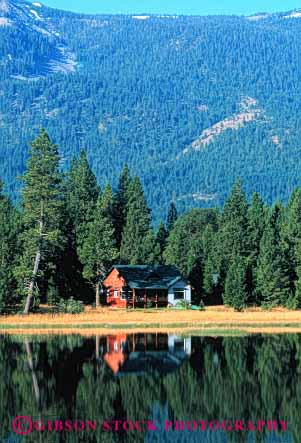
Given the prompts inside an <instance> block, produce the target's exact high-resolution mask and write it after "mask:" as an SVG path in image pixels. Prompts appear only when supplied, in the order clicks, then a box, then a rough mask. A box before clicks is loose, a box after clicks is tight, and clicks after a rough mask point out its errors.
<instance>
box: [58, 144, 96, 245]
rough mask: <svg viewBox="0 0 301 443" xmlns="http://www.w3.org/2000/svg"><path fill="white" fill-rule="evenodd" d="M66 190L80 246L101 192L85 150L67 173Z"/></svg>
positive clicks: (71, 218)
mask: <svg viewBox="0 0 301 443" xmlns="http://www.w3.org/2000/svg"><path fill="white" fill-rule="evenodd" d="M65 192H66V201H67V209H68V213H69V217H70V220H71V222H72V225H73V227H74V231H75V238H76V245H77V246H80V245H81V244H82V241H83V237H84V236H85V225H86V224H87V223H88V222H89V221H90V220H91V218H92V216H93V211H94V208H95V206H96V202H97V199H98V196H99V192H100V189H99V186H98V185H97V181H96V177H95V175H94V173H93V171H92V170H91V168H90V165H89V162H88V159H87V154H86V151H85V150H81V152H80V155H79V158H78V159H73V160H72V163H71V168H70V171H69V173H68V174H67V181H66V191H65Z"/></svg>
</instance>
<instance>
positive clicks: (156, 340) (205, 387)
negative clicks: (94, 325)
mask: <svg viewBox="0 0 301 443" xmlns="http://www.w3.org/2000/svg"><path fill="white" fill-rule="evenodd" d="M0 377H1V380H2V383H1V385H0V423H1V427H0V441H1V439H3V440H4V439H5V436H7V435H9V434H10V432H11V422H12V418H13V417H15V416H17V415H26V416H30V417H34V418H35V419H39V418H41V417H42V418H43V419H44V420H54V419H63V420H65V419H82V420H87V419H89V420H97V422H98V428H97V431H96V432H91V431H90V432H85V433H81V432H77V433H71V432H65V433H54V432H47V433H43V438H42V441H43V443H62V442H64V443H65V442H66V443H80V442H85V443H94V442H95V443H96V442H97V443H98V442H101V443H110V442H111V443H121V442H125V443H142V442H145V443H170V442H176V443H195V442H201V443H253V442H254V443H261V442H267V443H282V442H285V443H300V441H301V418H300V410H301V336H299V335H297V334H292V335H279V336H277V335H273V336H263V335H258V336H250V337H235V338H234V337H217V338H210V337H188V338H187V337H185V339H183V338H181V337H177V336H173V335H170V336H168V335H167V334H128V335H125V334H124V335H115V336H114V335H109V336H106V337H105V336H97V337H91V338H86V339H84V338H82V337H80V336H77V335H72V336H60V337H58V336H57V337H42V338H37V337H32V338H26V339H25V338H22V337H9V336H2V338H1V342H0ZM126 419H127V420H132V421H136V420H143V419H146V420H147V419H149V420H155V421H156V422H157V423H158V424H159V425H158V427H160V425H161V426H162V427H163V425H164V422H165V420H171V421H176V420H183V421H185V422H187V421H189V420H201V419H202V420H208V421H210V420H220V421H223V420H225V419H228V420H244V421H248V420H251V421H255V422H256V421H257V420H265V419H266V420H272V419H273V420H280V419H281V420H285V421H287V422H288V423H289V424H288V429H289V432H287V433H283V434H277V433H274V434H271V433H269V432H262V433H258V432H257V433H253V434H252V435H251V434H249V435H247V433H246V432H229V433H227V434H225V433H224V432H217V431H215V432H213V431H207V432H192V431H187V430H186V431H183V432H178V431H169V432H165V431H164V430H162V429H160V430H158V431H149V432H140V433H139V432H103V430H102V428H101V423H103V421H104V420H126ZM36 434H38V433H36ZM30 438H31V439H29V438H28V437H22V438H20V442H22V441H24V442H29V441H30V442H31V443H32V442H33V443H36V442H39V441H40V438H41V437H40V434H39V435H34V434H33V435H32V436H31V437H30Z"/></svg>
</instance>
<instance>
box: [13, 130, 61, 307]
mask: <svg viewBox="0 0 301 443" xmlns="http://www.w3.org/2000/svg"><path fill="white" fill-rule="evenodd" d="M23 182H24V187H23V191H22V198H23V217H22V219H23V220H22V221H23V225H24V232H23V235H22V257H21V261H20V263H19V266H18V267H17V269H16V275H17V276H18V278H19V279H20V280H21V281H20V283H21V289H23V290H24V289H25V293H26V295H27V297H26V303H25V307H24V313H25V314H28V313H29V310H30V309H31V307H32V304H33V298H34V294H35V289H36V285H37V286H38V287H39V285H40V286H42V287H45V286H46V287H47V278H49V275H55V273H56V260H57V256H58V254H59V253H60V252H61V250H62V246H63V236H62V231H61V217H62V211H63V195H62V177H61V173H60V171H59V153H58V149H57V147H56V146H55V145H54V144H53V143H52V142H51V140H50V138H49V136H48V134H47V132H46V131H45V130H44V129H42V130H41V132H40V134H39V136H38V137H37V138H36V140H35V141H33V142H32V144H31V150H30V156H29V159H28V162H27V171H26V173H25V175H24V176H23Z"/></svg>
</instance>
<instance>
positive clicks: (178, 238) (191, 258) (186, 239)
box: [164, 209, 217, 295]
mask: <svg viewBox="0 0 301 443" xmlns="http://www.w3.org/2000/svg"><path fill="white" fill-rule="evenodd" d="M216 223H217V213H216V211H214V210H212V209H193V210H191V211H190V212H189V213H187V214H185V215H183V216H182V217H180V218H179V219H178V221H177V222H176V224H175V226H174V228H173V230H172V231H171V233H170V236H169V238H168V240H167V247H166V250H165V252H164V259H165V262H166V263H167V264H173V265H175V266H177V267H178V269H179V270H180V271H181V272H182V274H183V275H184V276H185V277H188V278H189V279H190V281H191V283H192V285H193V286H194V288H195V289H196V290H197V293H198V295H200V293H201V291H202V280H203V276H202V268H203V262H204V250H203V235H204V230H205V228H206V226H208V225H212V226H213V227H214V226H215V225H216Z"/></svg>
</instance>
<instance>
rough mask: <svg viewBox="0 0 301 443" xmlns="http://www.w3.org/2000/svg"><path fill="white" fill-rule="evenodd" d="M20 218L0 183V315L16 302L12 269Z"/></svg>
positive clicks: (17, 248) (16, 249)
mask: <svg viewBox="0 0 301 443" xmlns="http://www.w3.org/2000/svg"><path fill="white" fill-rule="evenodd" d="M19 233H20V216H19V214H18V212H17V211H16V209H15V208H14V207H13V205H12V203H11V202H10V200H9V199H8V198H7V197H6V196H4V194H3V189H2V183H1V182H0V313H3V312H6V311H7V310H8V309H9V308H12V307H14V305H15V304H16V303H17V302H18V298H17V297H16V281H15V278H14V276H13V267H14V263H15V259H16V255H17V254H18V252H19V247H18V246H19V245H18V234H19Z"/></svg>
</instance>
